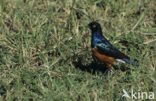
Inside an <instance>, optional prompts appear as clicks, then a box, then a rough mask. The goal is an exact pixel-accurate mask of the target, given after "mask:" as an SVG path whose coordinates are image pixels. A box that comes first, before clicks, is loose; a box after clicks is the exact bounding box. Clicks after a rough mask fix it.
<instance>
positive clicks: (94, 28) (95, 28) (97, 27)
mask: <svg viewBox="0 0 156 101" xmlns="http://www.w3.org/2000/svg"><path fill="white" fill-rule="evenodd" d="M88 27H89V28H90V29H91V30H92V31H93V32H94V31H98V30H101V26H100V24H99V23H98V22H95V21H93V22H91V23H89V24H88Z"/></svg>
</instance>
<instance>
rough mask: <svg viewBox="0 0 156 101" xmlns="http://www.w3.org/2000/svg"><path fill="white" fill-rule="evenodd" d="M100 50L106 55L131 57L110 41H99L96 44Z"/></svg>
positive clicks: (120, 57)
mask: <svg viewBox="0 0 156 101" xmlns="http://www.w3.org/2000/svg"><path fill="white" fill-rule="evenodd" d="M96 47H97V49H98V52H99V53H101V54H104V55H106V56H110V57H113V58H115V59H129V57H128V56H126V55H125V54H123V53H122V52H120V51H119V50H118V49H116V48H115V47H113V46H112V45H111V44H110V43H109V42H108V41H105V42H99V43H97V44H96Z"/></svg>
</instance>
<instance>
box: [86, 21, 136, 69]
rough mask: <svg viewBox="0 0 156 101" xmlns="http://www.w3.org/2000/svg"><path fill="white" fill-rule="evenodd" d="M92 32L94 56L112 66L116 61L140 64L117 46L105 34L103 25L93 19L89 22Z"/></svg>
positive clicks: (108, 66) (134, 64)
mask: <svg viewBox="0 0 156 101" xmlns="http://www.w3.org/2000/svg"><path fill="white" fill-rule="evenodd" d="M87 27H89V29H90V30H91V32H92V37H91V48H92V54H93V58H94V59H96V60H98V61H100V63H104V64H106V66H107V68H110V67H111V66H112V64H113V63H114V62H120V63H128V64H131V65H133V66H138V64H137V63H135V62H133V61H131V60H130V58H129V57H128V56H127V55H125V54H124V53H122V52H121V51H119V50H118V49H117V48H115V47H114V46H113V45H112V44H111V43H110V42H109V41H108V40H107V39H106V38H105V37H104V36H103V35H102V29H101V25H100V24H99V23H98V22H96V21H93V22H91V23H89V24H88V26H87Z"/></svg>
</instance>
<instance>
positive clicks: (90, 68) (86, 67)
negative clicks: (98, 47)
mask: <svg viewBox="0 0 156 101" xmlns="http://www.w3.org/2000/svg"><path fill="white" fill-rule="evenodd" d="M82 61H83V59H82V57H78V58H77V61H73V64H74V67H75V68H78V69H80V70H82V71H85V72H88V73H90V74H95V73H96V72H97V71H100V72H102V73H106V72H107V69H108V68H107V66H106V65H105V64H98V63H96V62H95V61H92V62H91V63H88V64H84V63H83V62H82Z"/></svg>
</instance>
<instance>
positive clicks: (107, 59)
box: [92, 48, 115, 67]
mask: <svg viewBox="0 0 156 101" xmlns="http://www.w3.org/2000/svg"><path fill="white" fill-rule="evenodd" d="M92 52H93V54H94V56H95V57H96V58H97V59H98V60H99V61H100V62H103V63H105V64H107V66H108V67H111V64H113V62H114V61H115V59H114V58H113V57H109V56H106V55H103V54H100V53H99V52H98V51H97V48H94V49H93V50H92Z"/></svg>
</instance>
